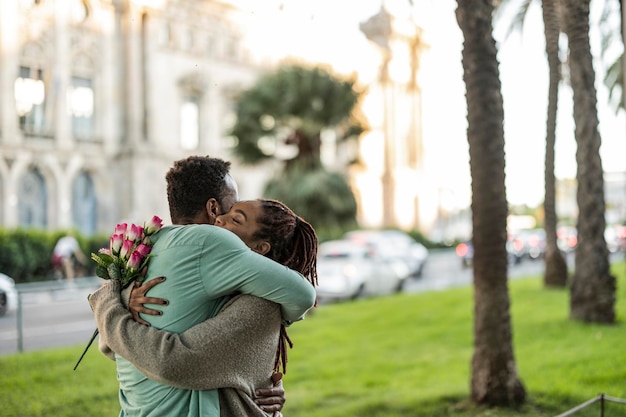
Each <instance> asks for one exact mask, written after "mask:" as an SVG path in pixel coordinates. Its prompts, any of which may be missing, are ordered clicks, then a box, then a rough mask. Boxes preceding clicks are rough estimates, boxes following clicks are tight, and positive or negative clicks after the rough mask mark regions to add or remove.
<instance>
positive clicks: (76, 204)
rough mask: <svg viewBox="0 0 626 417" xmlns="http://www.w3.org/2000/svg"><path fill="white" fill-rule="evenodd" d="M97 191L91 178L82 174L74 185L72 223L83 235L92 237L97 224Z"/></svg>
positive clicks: (84, 173) (75, 180)
mask: <svg viewBox="0 0 626 417" xmlns="http://www.w3.org/2000/svg"><path fill="white" fill-rule="evenodd" d="M97 208H98V205H97V201H96V190H95V188H94V185H93V180H92V178H91V176H90V175H89V174H88V173H87V172H85V171H82V172H80V173H79V174H78V175H77V176H76V178H74V183H73V184H72V223H73V225H74V227H75V228H76V229H77V230H79V231H80V232H81V233H82V234H85V235H92V234H94V233H95V232H96V223H97V216H98V213H97Z"/></svg>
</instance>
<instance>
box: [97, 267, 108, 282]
mask: <svg viewBox="0 0 626 417" xmlns="http://www.w3.org/2000/svg"><path fill="white" fill-rule="evenodd" d="M96 275H97V276H98V277H100V278H102V279H111V277H109V272H108V270H107V268H106V266H103V265H98V266H97V267H96Z"/></svg>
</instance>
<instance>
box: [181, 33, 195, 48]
mask: <svg viewBox="0 0 626 417" xmlns="http://www.w3.org/2000/svg"><path fill="white" fill-rule="evenodd" d="M193 43H194V39H193V32H192V31H191V29H185V30H184V31H183V36H182V40H181V49H182V50H183V51H190V50H191V49H192V48H193Z"/></svg>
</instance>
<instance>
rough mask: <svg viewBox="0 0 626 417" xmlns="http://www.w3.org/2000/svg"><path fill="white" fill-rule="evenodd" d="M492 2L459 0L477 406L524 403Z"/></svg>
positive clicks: (473, 378)
mask: <svg viewBox="0 0 626 417" xmlns="http://www.w3.org/2000/svg"><path fill="white" fill-rule="evenodd" d="M492 14H493V5H492V4H491V2H486V1H480V0H457V11H456V15H457V21H458V23H459V26H460V28H461V30H462V32H463V37H464V40H465V41H464V45H463V69H464V75H463V78H464V81H465V86H466V90H467V92H466V99H467V109H468V111H467V119H468V131H467V137H468V142H469V149H470V170H471V175H472V226H473V238H472V239H473V243H474V260H473V265H474V266H473V267H474V287H475V290H474V355H473V358H472V377H471V395H472V400H473V401H475V402H477V403H479V404H487V405H492V406H510V405H514V404H520V403H523V402H524V400H525V398H526V392H525V389H524V386H523V384H522V382H521V381H520V380H519V379H518V376H517V370H516V365H515V358H514V355H513V341H512V339H513V337H512V329H511V317H510V312H509V308H510V302H509V293H508V286H507V273H508V269H507V268H508V264H507V252H506V239H507V230H506V218H507V210H508V209H507V201H506V191H505V183H504V129H503V120H504V114H503V106H502V93H501V85H500V78H499V77H500V74H499V70H498V61H497V58H496V44H495V40H494V39H493V36H492V24H491V19H492Z"/></svg>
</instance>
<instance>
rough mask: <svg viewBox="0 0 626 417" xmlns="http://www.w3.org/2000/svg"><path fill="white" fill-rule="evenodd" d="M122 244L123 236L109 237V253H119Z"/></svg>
mask: <svg viewBox="0 0 626 417" xmlns="http://www.w3.org/2000/svg"><path fill="white" fill-rule="evenodd" d="M123 242H124V235H123V234H114V235H112V236H111V239H110V240H109V246H110V248H111V253H112V254H113V255H118V254H119V253H120V249H121V248H122V243H123Z"/></svg>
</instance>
